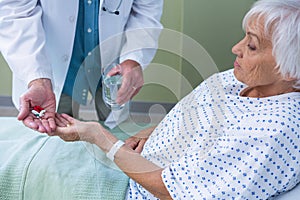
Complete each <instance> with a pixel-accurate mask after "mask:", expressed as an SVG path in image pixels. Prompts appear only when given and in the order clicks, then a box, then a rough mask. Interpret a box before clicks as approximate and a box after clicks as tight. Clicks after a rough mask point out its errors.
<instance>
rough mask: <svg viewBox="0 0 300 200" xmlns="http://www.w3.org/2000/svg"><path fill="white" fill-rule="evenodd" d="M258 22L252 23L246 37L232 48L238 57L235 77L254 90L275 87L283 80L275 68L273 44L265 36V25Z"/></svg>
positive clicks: (248, 27) (235, 64)
mask: <svg viewBox="0 0 300 200" xmlns="http://www.w3.org/2000/svg"><path fill="white" fill-rule="evenodd" d="M256 22H257V21H256V20H252V22H251V21H250V23H249V25H248V26H247V27H246V35H245V37H244V38H243V39H242V40H241V41H240V42H239V43H237V44H236V45H235V46H234V47H233V48H232V52H233V53H234V54H235V55H236V56H237V57H236V60H235V62H234V75H235V77H236V78H237V79H238V80H239V81H241V82H243V83H245V84H246V85H248V86H249V87H252V88H255V87H267V88H269V87H274V86H275V85H276V83H277V82H278V81H279V80H281V76H280V74H279V73H278V71H277V69H276V68H275V67H276V62H275V58H274V57H273V55H272V43H271V41H270V38H267V37H266V36H265V35H264V31H263V28H264V26H263V24H262V23H256ZM274 84H275V85H274Z"/></svg>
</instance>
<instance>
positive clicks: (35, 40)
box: [0, 0, 163, 133]
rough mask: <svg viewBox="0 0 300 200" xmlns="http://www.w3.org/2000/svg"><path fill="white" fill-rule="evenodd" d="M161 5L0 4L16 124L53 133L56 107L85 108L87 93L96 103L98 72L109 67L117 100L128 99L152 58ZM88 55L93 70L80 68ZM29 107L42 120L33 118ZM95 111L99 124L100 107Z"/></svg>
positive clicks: (37, 0)
mask: <svg viewBox="0 0 300 200" xmlns="http://www.w3.org/2000/svg"><path fill="white" fill-rule="evenodd" d="M162 6H163V0H82V1H81V0H80V1H79V0H65V1H60V0H51V1H48V0H34V1H32V0H22V1H18V0H2V1H0V51H1V53H2V55H3V57H4V58H5V60H6V61H7V63H8V65H9V67H10V68H11V70H12V72H13V102H14V104H15V106H16V107H17V108H19V111H20V112H19V115H18V119H19V120H23V123H24V124H25V125H26V126H27V127H30V128H32V129H35V130H38V131H39V132H47V133H51V132H53V131H54V130H55V129H56V125H55V122H54V113H55V112H56V110H57V107H60V108H62V110H63V111H64V108H65V106H63V105H69V107H71V108H72V107H73V108H74V106H72V105H74V104H76V105H78V104H79V103H85V102H86V97H87V92H88V91H89V90H90V91H91V93H92V94H93V95H95V96H96V97H95V101H96V102H99V101H100V99H101V100H102V98H97V94H98V93H99V94H101V92H97V91H99V87H98V85H97V84H96V83H98V81H99V80H100V75H101V73H100V72H101V67H106V66H108V65H109V64H111V63H114V62H117V63H120V65H119V66H118V67H116V68H113V70H112V71H111V75H113V74H115V73H121V74H122V76H123V82H122V86H121V88H120V90H119V92H118V99H117V102H118V103H120V104H123V103H125V102H127V101H128V100H130V99H131V98H132V97H133V96H134V95H135V94H137V92H138V91H139V89H140V88H141V86H142V85H143V74H142V70H143V69H144V68H145V67H146V66H147V65H148V64H149V63H150V62H151V60H152V59H153V57H154V54H155V52H156V48H157V40H158V37H159V33H160V30H161V29H162V25H161V23H160V22H159V20H160V17H161V14H162ZM88 57H91V58H92V59H90V58H89V59H88V60H93V61H95V62H92V63H96V64H95V65H97V63H98V64H99V66H96V67H95V68H92V70H91V69H90V68H89V67H90V65H89V66H85V65H84V64H82V63H84V62H83V61H84V60H86V58H88ZM78 80H80V81H78ZM91 80H92V81H91ZM95 80H96V81H95ZM76 81H77V82H79V83H80V84H77V85H76V84H74V82H76ZM75 91H76V94H75ZM62 93H63V94H62ZM61 96H62V97H63V98H62V99H61V100H60V97H61ZM75 97H78V98H77V99H76V98H75ZM100 104H101V103H100ZM34 106H41V107H42V108H44V109H45V110H46V113H45V115H44V116H43V117H41V118H39V119H38V118H37V117H36V116H35V115H33V114H32V113H31V110H32V109H33V108H34ZM75 107H76V106H75ZM60 108H59V110H60ZM96 108H97V111H98V116H99V118H101V110H102V108H101V105H100V107H99V105H97V104H96ZM71 112H73V111H72V110H71ZM105 112H106V111H104V112H103V113H102V114H103V116H102V117H106V115H107V113H105ZM99 113H100V114H99ZM69 114H73V113H69ZM75 115H76V114H75Z"/></svg>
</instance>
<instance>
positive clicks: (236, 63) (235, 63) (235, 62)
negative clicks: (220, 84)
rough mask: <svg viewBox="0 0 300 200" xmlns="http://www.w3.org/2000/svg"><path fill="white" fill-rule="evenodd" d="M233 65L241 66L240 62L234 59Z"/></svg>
mask: <svg viewBox="0 0 300 200" xmlns="http://www.w3.org/2000/svg"><path fill="white" fill-rule="evenodd" d="M233 66H234V67H241V66H240V64H239V63H238V62H237V61H234V63H233Z"/></svg>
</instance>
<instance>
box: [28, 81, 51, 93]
mask: <svg viewBox="0 0 300 200" xmlns="http://www.w3.org/2000/svg"><path fill="white" fill-rule="evenodd" d="M32 86H42V87H44V88H46V89H51V90H52V83H51V80H50V79H48V78H39V79H35V80H33V81H31V82H30V83H29V84H28V89H29V88H30V87H32Z"/></svg>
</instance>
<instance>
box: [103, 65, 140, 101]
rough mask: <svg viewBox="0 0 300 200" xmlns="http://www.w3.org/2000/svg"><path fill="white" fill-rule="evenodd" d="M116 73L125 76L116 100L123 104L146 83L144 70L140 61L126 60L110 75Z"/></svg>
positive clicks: (110, 73)
mask: <svg viewBox="0 0 300 200" xmlns="http://www.w3.org/2000/svg"><path fill="white" fill-rule="evenodd" d="M116 74H121V75H122V77H123V78H122V85H121V87H120V89H119V91H118V96H117V100H116V101H117V103H118V104H120V105H122V104H124V103H126V102H127V101H129V100H130V99H132V98H133V97H134V96H135V95H136V94H137V93H138V92H139V91H140V89H141V88H142V86H143V84H144V78H143V70H142V68H141V66H140V65H139V63H137V62H135V61H133V60H125V61H124V62H122V63H121V64H120V66H119V65H118V66H116V67H114V68H112V70H111V71H110V72H109V73H108V75H109V76H113V75H116Z"/></svg>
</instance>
